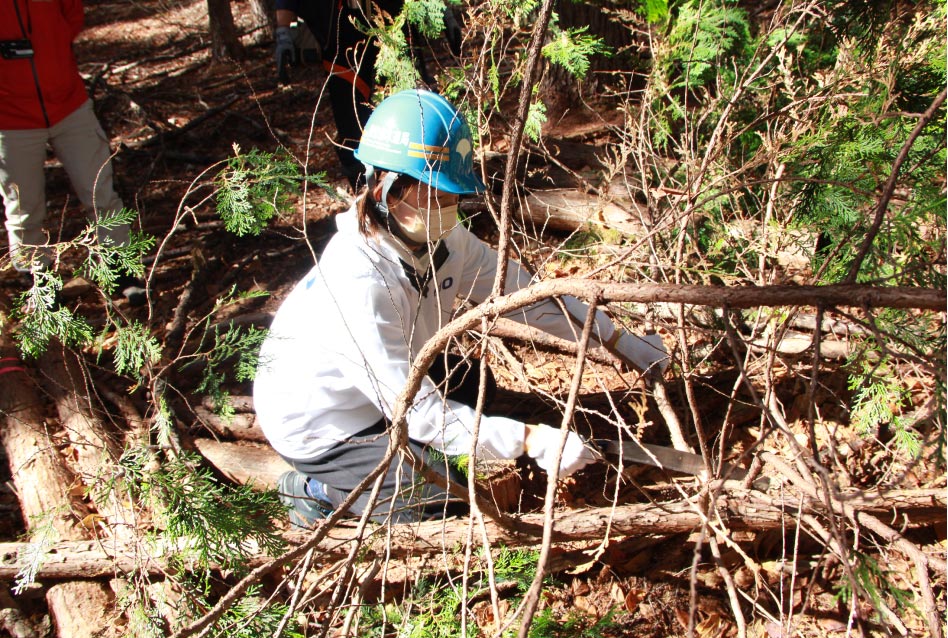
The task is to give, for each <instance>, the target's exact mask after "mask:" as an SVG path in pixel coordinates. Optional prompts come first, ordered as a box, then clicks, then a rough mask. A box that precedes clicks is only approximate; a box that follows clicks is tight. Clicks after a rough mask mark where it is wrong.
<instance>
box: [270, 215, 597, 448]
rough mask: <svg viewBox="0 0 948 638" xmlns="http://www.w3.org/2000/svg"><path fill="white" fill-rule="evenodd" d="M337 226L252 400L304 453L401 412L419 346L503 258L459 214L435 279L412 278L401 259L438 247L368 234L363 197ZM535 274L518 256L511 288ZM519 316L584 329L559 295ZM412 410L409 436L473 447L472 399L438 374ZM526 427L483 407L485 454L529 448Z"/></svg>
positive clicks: (488, 283)
mask: <svg viewBox="0 0 948 638" xmlns="http://www.w3.org/2000/svg"><path fill="white" fill-rule="evenodd" d="M337 226H338V228H339V231H338V232H337V233H336V235H335V236H334V237H333V238H332V239H331V240H330V242H329V244H328V245H327V247H326V249H325V251H324V253H323V254H322V256H321V257H320V258H319V261H318V263H317V265H316V266H315V267H314V268H313V269H312V270H310V271H309V273H308V274H307V275H306V276H305V277H304V278H303V279H302V281H300V282H299V283H298V284H297V285H296V287H295V288H294V289H293V291H292V292H291V293H290V295H289V296H288V297H287V298H286V300H285V301H284V302H283V304H282V306H281V307H280V309H279V311H278V312H277V314H276V316H275V318H274V320H273V323H272V325H271V328H270V334H269V336H268V337H267V339H266V340H265V342H264V344H263V347H262V348H261V351H260V363H259V366H258V370H257V376H256V380H255V382H254V405H255V409H256V412H257V416H258V418H259V421H260V425H261V427H262V428H263V431H264V433H265V434H266V436H267V439H268V440H269V441H270V443H271V445H272V446H273V447H274V449H276V451H277V452H279V453H280V454H282V455H283V456H285V457H288V458H290V459H295V460H309V459H313V458H315V457H317V456H319V454H321V453H322V452H325V451H326V450H328V449H329V448H330V447H332V446H333V445H335V444H336V443H338V442H341V441H345V440H346V439H348V438H349V437H351V436H353V435H354V434H356V433H358V432H359V431H361V430H364V429H365V428H368V427H369V426H371V425H373V424H374V423H376V422H378V421H379V419H381V418H382V416H383V415H385V416H386V417H388V418H391V415H392V409H393V406H394V404H395V400H396V398H397V397H398V395H399V393H400V392H401V391H402V390H403V389H404V387H405V385H406V381H407V379H408V373H409V370H410V366H411V363H412V361H413V360H414V359H415V357H416V355H417V353H418V352H419V350H420V349H421V347H422V346H423V345H424V344H425V342H426V341H427V340H428V339H429V338H430V337H431V336H432V335H433V334H434V333H435V332H436V331H437V330H438V329H439V328H441V327H442V326H443V325H445V324H446V323H447V322H448V321H450V320H451V319H452V317H453V314H454V308H455V300H456V299H458V298H460V299H462V300H469V301H471V302H474V303H477V302H480V301H483V300H484V299H486V298H487V296H488V295H489V293H490V291H491V287H492V285H493V281H494V276H495V273H496V270H497V252H496V251H495V250H493V249H491V248H490V247H489V246H488V245H487V244H485V243H484V242H482V241H481V240H480V239H478V238H477V237H476V236H474V235H473V234H472V233H471V232H470V231H468V230H467V229H466V228H464V227H463V226H461V225H459V226H457V227H455V228H454V229H453V230H452V231H451V232H450V233H449V234H448V235H447V236H446V237H445V238H444V239H443V240H442V241H443V243H444V244H445V245H446V248H447V250H448V255H447V257H446V259H445V260H444V262H443V263H442V264H441V265H440V266H439V267H438V268H437V269H436V271H435V272H433V273H432V276H431V279H430V281H428V282H427V285H424V283H425V282H423V281H422V282H418V281H416V282H414V283H413V282H412V281H411V279H410V277H409V275H408V274H406V268H405V265H404V264H403V262H405V263H407V264H409V265H411V266H413V267H414V268H415V271H416V272H417V273H422V276H421V277H419V279H423V278H424V273H425V272H426V270H427V269H428V266H429V264H430V262H431V258H430V256H429V255H427V254H425V255H423V256H422V257H421V258H418V257H416V256H414V255H412V254H411V253H410V252H409V251H408V250H407V249H406V248H405V247H404V246H403V245H402V244H401V243H400V242H399V241H398V240H397V239H395V238H393V237H391V236H390V235H388V234H387V233H384V232H380V233H379V237H378V238H375V239H370V238H366V237H363V236H362V234H360V233H359V231H358V229H357V223H356V214H355V208H354V207H353V208H352V209H350V210H349V211H348V212H346V213H343V214H341V215H339V217H338V218H337ZM436 261H437V259H436ZM432 270H435V269H432ZM529 283H530V276H529V275H528V274H527V273H526V271H524V270H523V269H522V268H521V267H520V266H519V265H517V264H516V263H515V262H510V265H509V267H508V272H507V282H506V290H507V291H508V292H513V291H515V290H518V289H521V288H524V287H525V286H527V284H529ZM417 284H420V285H418V288H419V289H416V285H417ZM564 301H565V303H566V304H567V307H568V308H569V309H570V311H571V313H572V314H573V316H575V317H579V318H580V319H582V318H583V317H584V316H585V313H586V306H585V305H584V304H582V303H581V302H579V301H578V300H576V299H574V298H566V299H564ZM509 317H510V318H512V319H515V320H517V321H520V322H521V323H525V324H528V325H530V326H533V327H535V328H538V329H540V330H544V331H546V332H549V333H551V334H554V335H556V336H559V337H562V338H565V339H570V340H574V341H575V339H576V337H577V334H578V333H579V332H580V330H579V329H578V328H577V327H576V326H574V325H571V322H570V321H569V320H567V318H566V317H564V315H563V313H562V312H561V310H560V308H559V307H558V306H557V304H556V303H555V302H552V301H547V302H542V303H539V304H536V305H534V306H530V307H528V308H525V309H522V310H518V311H516V312H514V313H511V314H510V315H509ZM597 319H598V320H597V329H598V330H599V331H601V334H603V335H605V337H606V338H608V337H609V336H610V335H611V334H612V331H613V327H612V323H611V322H610V321H609V319H608V318H607V317H606V316H605V315H604V314H603V313H601V312H600V313H599V316H598V318H597ZM407 419H408V435H409V437H410V438H411V439H413V440H415V441H418V442H420V443H423V444H429V445H432V446H433V447H435V448H436V449H439V450H442V451H443V452H445V453H446V454H466V453H469V452H470V447H471V438H472V435H471V432H472V426H473V423H474V410H473V409H472V408H470V407H468V406H466V405H463V404H461V403H457V402H455V401H451V400H446V399H444V398H443V397H442V396H441V394H440V393H439V391H438V390H437V389H436V388H435V385H434V384H433V382H432V381H431V380H430V379H429V378H427V377H425V379H424V381H423V383H422V385H421V389H420V391H419V392H418V394H417V395H416V397H415V399H414V403H413V405H412V407H411V409H410V411H409V413H408V415H407ZM523 436H524V428H523V424H522V423H521V422H519V421H514V420H512V419H508V418H504V417H497V416H483V417H482V418H481V423H480V429H479V437H478V446H477V449H478V454H479V455H482V456H487V457H491V458H507V459H509V458H516V457H517V456H519V455H520V454H522V453H523Z"/></svg>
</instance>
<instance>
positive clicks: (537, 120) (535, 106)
mask: <svg viewBox="0 0 948 638" xmlns="http://www.w3.org/2000/svg"><path fill="white" fill-rule="evenodd" d="M544 124H546V104H544V103H543V102H531V103H530V109H529V111H527V121H526V124H525V125H524V127H523V133H524V135H526V136H527V137H529V138H530V139H531V140H533V141H534V142H539V141H540V133H541V132H542V131H543V125H544Z"/></svg>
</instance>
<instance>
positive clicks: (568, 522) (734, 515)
mask: <svg viewBox="0 0 948 638" xmlns="http://www.w3.org/2000/svg"><path fill="white" fill-rule="evenodd" d="M841 498H842V499H844V500H846V502H847V505H851V506H852V507H853V508H854V509H855V510H856V511H859V512H863V513H866V514H873V515H879V516H881V515H886V516H891V517H892V518H897V519H898V520H900V521H903V522H905V524H906V525H907V526H908V527H919V526H926V525H943V524H944V523H945V521H946V519H948V513H946V507H948V495H946V493H945V491H944V490H938V489H929V490H897V491H891V492H883V493H872V492H857V493H850V494H844V495H842V496H841ZM717 504H718V506H719V507H718V512H719V513H720V515H721V518H722V520H725V521H727V525H728V528H729V529H730V530H732V531H738V530H745V531H768V530H775V529H782V528H786V527H787V526H788V525H793V524H794V522H793V521H794V519H795V517H796V516H798V515H801V514H813V513H816V512H818V511H819V509H820V507H821V506H820V504H819V503H812V502H808V503H804V506H803V508H802V511H801V510H800V509H799V506H800V501H799V500H798V499H796V498H792V497H790V496H788V497H787V498H786V499H785V500H784V501H775V500H764V499H760V498H758V496H757V495H755V494H754V493H753V492H749V491H743V490H735V491H732V492H728V493H727V494H725V495H723V496H722V497H721V498H719V499H718V500H717ZM702 514H703V512H699V511H696V509H695V506H694V504H692V503H688V502H684V501H676V502H671V503H635V504H631V505H620V506H618V507H616V508H614V509H613V508H610V507H602V508H589V509H576V510H568V511H565V512H561V513H559V514H558V515H557V518H556V532H555V535H554V536H555V540H556V541H557V542H562V543H572V542H584V541H589V542H598V541H601V540H602V538H603V537H604V535H605V533H606V529H607V526H608V529H609V534H610V536H611V537H613V538H618V537H622V536H644V535H652V536H654V535H673V534H682V533H689V532H692V531H694V530H697V529H700V527H701V526H702V525H703V517H702ZM542 520H543V514H524V515H522V516H519V517H518V518H517V522H518V526H519V528H520V529H521V530H523V531H522V532H517V531H514V532H511V531H508V530H505V529H503V528H501V527H499V526H498V525H496V524H495V523H493V522H491V521H487V532H488V535H489V537H490V539H491V541H492V542H493V543H497V544H503V545H505V546H507V547H510V548H514V547H522V546H532V545H534V544H535V543H536V538H537V537H536V535H535V534H536V533H537V532H538V531H539V530H540V529H541V528H542ZM468 528H469V524H468V520H467V519H466V518H454V519H448V520H445V521H427V522H423V523H418V524H405V525H393V526H390V527H380V528H378V529H377V530H376V531H375V532H374V535H373V536H370V537H369V538H368V539H367V541H366V544H367V547H368V548H369V549H372V548H373V547H376V546H377V547H378V548H379V549H380V550H382V551H383V553H384V554H385V555H386V556H389V557H391V558H396V559H400V558H404V557H406V556H409V555H412V556H421V555H425V554H428V555H431V554H438V553H441V552H444V551H445V549H446V548H455V547H459V546H463V544H464V543H465V542H466V539H467V537H468V532H469V529H468ZM355 533H356V525H355V522H347V523H343V524H340V525H338V526H336V527H335V528H334V529H333V530H331V531H330V533H329V537H328V538H326V539H325V540H324V541H323V542H322V543H321V544H320V546H319V551H320V552H321V553H322V554H323V555H324V556H326V557H334V558H342V557H344V556H346V555H347V554H348V552H349V551H350V549H351V548H350V547H349V546H348V545H347V541H351V540H353V538H354V535H355ZM307 536H308V535H307V534H306V533H304V532H288V533H286V534H285V537H286V538H287V540H288V541H289V542H291V543H294V544H295V543H300V542H302V541H304V540H305V539H306V538H307ZM23 546H24V544H23V543H0V580H6V579H10V578H13V577H14V576H15V575H16V573H17V570H18V565H17V564H16V556H17V554H18V552H19V551H21V550H22V548H23ZM53 550H54V553H51V554H50V556H49V558H48V559H47V560H46V561H45V562H44V564H43V567H42V570H41V571H40V574H39V575H40V577H41V578H48V579H55V578H74V577H77V576H86V577H90V578H97V577H103V576H110V575H113V574H114V573H115V572H116V571H120V572H121V571H126V570H131V569H144V570H146V571H148V572H149V573H152V574H160V573H161V571H162V569H165V568H166V567H165V565H164V560H165V559H164V558H163V557H161V556H154V557H152V559H151V560H143V555H142V551H143V548H142V547H141V546H140V545H138V546H134V545H128V546H125V547H121V546H116V547H113V548H109V547H105V546H103V545H102V544H100V543H98V542H96V541H79V542H63V543H57V544H56V545H55V546H54V547H53ZM451 551H454V550H453V549H451ZM165 555H167V548H165ZM265 561H266V557H265V556H263V555H259V556H256V557H254V558H253V559H252V560H251V564H250V566H251V567H254V566H256V565H259V564H262V563H263V562H265Z"/></svg>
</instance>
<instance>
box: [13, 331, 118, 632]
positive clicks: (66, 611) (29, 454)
mask: <svg viewBox="0 0 948 638" xmlns="http://www.w3.org/2000/svg"><path fill="white" fill-rule="evenodd" d="M14 352H15V350H14V349H13V348H12V347H11V344H10V343H9V341H8V337H7V336H6V335H0V353H2V361H3V363H4V365H3V366H0V368H2V371H3V373H2V374H3V377H4V378H3V382H2V383H0V443H2V445H3V446H4V450H5V451H6V455H7V459H9V462H10V467H11V470H12V474H13V477H14V478H13V482H14V484H15V485H16V488H17V493H18V495H19V498H20V507H21V508H22V510H23V519H24V520H25V521H26V524H27V528H28V529H29V530H30V531H35V529H37V528H41V527H42V526H43V525H46V524H49V525H51V526H52V527H53V529H54V530H55V532H58V534H59V536H60V538H62V539H64V540H66V541H80V540H84V539H85V538H86V534H85V533H84V532H83V530H82V527H80V526H77V525H75V518H76V517H75V516H74V515H73V509H74V508H73V507H72V506H73V505H74V504H73V503H72V499H73V498H75V497H74V496H73V495H72V494H74V493H73V492H71V489H72V488H73V487H74V485H75V478H74V477H73V476H72V475H71V474H70V473H69V472H68V471H67V469H66V468H65V466H64V463H63V459H62V458H61V457H60V455H59V453H58V451H57V450H58V448H59V446H58V444H57V442H56V441H55V440H54V439H53V437H52V436H51V432H50V430H49V428H48V427H47V426H46V425H45V424H46V419H45V418H44V414H43V412H42V410H41V405H42V404H41V403H40V400H39V397H38V396H37V393H36V390H35V388H36V384H35V383H34V382H33V380H32V379H31V378H30V376H29V375H28V373H27V370H26V367H25V366H24V365H23V364H22V363H21V362H19V360H18V359H17V358H16V357H15V356H14ZM80 518H82V517H81V516H80ZM26 545H27V544H22V545H21V547H20V548H19V549H18V551H21V550H23V549H25V548H26ZM17 555H18V554H13V556H12V557H13V558H14V560H15V565H16V566H15V567H14V568H13V572H12V573H11V574H9V575H8V578H7V579H8V580H12V579H14V578H16V577H17V575H18V574H19V573H20V571H21V570H22V569H23V565H22V564H20V563H19V561H18V560H16V557H17ZM9 558H10V556H8V555H4V556H3V559H4V562H6V561H7V560H8V559H9ZM74 577H80V578H85V577H86V574H83V573H77V574H75V575H74ZM46 602H47V604H48V605H49V611H50V614H51V615H52V617H53V620H54V623H55V624H56V627H57V628H58V633H59V635H60V636H63V637H67V636H68V637H69V638H86V637H88V638H92V637H93V636H97V635H100V632H101V630H102V628H103V622H104V620H103V619H104V618H106V616H107V615H108V614H109V613H111V612H110V610H111V608H112V606H113V598H112V596H111V594H110V593H109V592H108V591H107V590H106V589H104V588H103V585H102V584H101V583H95V582H87V581H80V582H74V583H60V584H57V585H55V586H54V587H51V588H50V589H49V591H48V592H47V594H46Z"/></svg>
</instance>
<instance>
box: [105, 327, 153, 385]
mask: <svg viewBox="0 0 948 638" xmlns="http://www.w3.org/2000/svg"><path fill="white" fill-rule="evenodd" d="M115 340H116V344H115V354H114V365H115V371H116V372H117V373H119V374H123V375H128V376H131V377H132V378H134V379H135V380H136V381H141V379H142V368H144V367H145V366H146V365H148V364H155V363H158V361H159V360H160V359H161V344H160V343H158V339H157V338H155V337H154V336H153V335H151V334H150V333H149V331H148V328H147V327H145V326H143V325H142V324H140V323H138V322H137V321H132V322H131V323H129V324H128V325H125V326H119V327H118V328H117V329H116V331H115Z"/></svg>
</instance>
